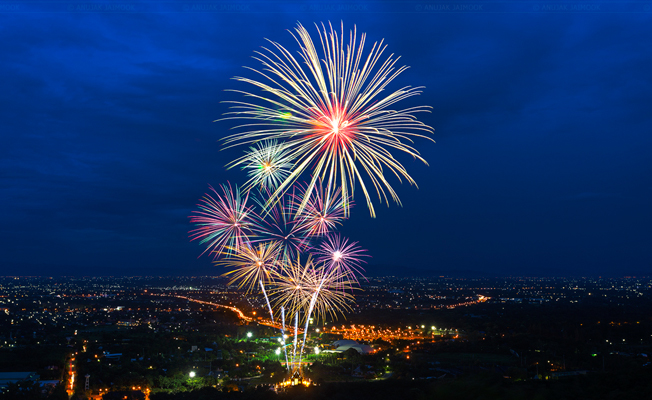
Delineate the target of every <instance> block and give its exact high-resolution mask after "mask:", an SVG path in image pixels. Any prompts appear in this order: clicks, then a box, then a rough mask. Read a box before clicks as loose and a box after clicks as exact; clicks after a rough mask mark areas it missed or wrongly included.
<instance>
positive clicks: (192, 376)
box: [188, 371, 196, 378]
mask: <svg viewBox="0 0 652 400" xmlns="http://www.w3.org/2000/svg"><path fill="white" fill-rule="evenodd" d="M195 375H196V374H195V371H190V373H189V374H188V376H190V377H191V378H194V377H195Z"/></svg>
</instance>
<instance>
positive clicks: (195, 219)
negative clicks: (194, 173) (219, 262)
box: [190, 184, 259, 258]
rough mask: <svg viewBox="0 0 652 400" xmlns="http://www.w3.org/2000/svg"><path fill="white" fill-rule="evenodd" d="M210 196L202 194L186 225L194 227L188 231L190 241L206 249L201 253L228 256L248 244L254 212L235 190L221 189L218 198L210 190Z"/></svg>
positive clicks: (252, 226)
mask: <svg viewBox="0 0 652 400" xmlns="http://www.w3.org/2000/svg"><path fill="white" fill-rule="evenodd" d="M210 189H211V191H212V192H213V196H211V195H210V194H205V195H204V197H202V199H201V200H200V203H199V204H198V205H197V206H198V207H199V209H200V210H199V211H193V213H194V214H195V215H192V216H191V217H190V222H191V223H193V224H195V225H196V226H197V228H196V229H194V230H192V231H190V240H196V239H199V240H200V243H201V244H205V245H206V250H204V252H203V253H202V254H204V253H206V252H207V251H208V252H212V253H214V257H215V258H217V257H218V256H219V255H220V254H222V253H226V254H227V255H231V254H232V253H233V252H235V251H238V249H240V247H241V246H242V245H243V244H245V243H248V242H249V235H251V234H253V232H254V230H255V227H256V224H257V221H258V220H259V218H258V216H257V215H256V213H255V212H253V211H252V209H251V208H250V207H248V206H247V201H248V199H249V195H248V194H247V195H245V196H244V198H243V197H242V196H241V195H240V191H239V190H238V188H237V187H236V188H235V190H234V189H232V188H231V185H230V184H227V185H222V186H221V189H222V194H220V193H218V192H217V191H216V190H215V189H213V187H210Z"/></svg>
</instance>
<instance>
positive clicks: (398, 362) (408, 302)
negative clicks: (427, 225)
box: [0, 277, 652, 399]
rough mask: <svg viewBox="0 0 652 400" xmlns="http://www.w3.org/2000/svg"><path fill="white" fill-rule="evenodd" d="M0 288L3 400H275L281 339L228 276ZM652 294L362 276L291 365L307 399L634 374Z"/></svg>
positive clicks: (635, 280)
mask: <svg viewBox="0 0 652 400" xmlns="http://www.w3.org/2000/svg"><path fill="white" fill-rule="evenodd" d="M0 290H1V293H2V296H1V297H0V360H1V361H0V362H1V364H0V368H2V370H3V371H8V370H11V371H13V372H9V371H8V372H2V373H0V377H2V379H3V381H2V382H0V383H2V385H3V391H4V392H5V393H4V396H16V393H17V392H16V390H19V389H18V388H22V389H20V390H22V391H24V392H27V391H29V390H38V391H39V393H40V396H41V397H43V398H45V397H47V398H67V397H69V396H73V395H83V396H85V397H87V398H89V399H102V398H103V399H112V398H116V399H118V398H122V397H120V396H123V397H124V396H128V397H129V398H143V399H150V398H152V399H157V398H167V397H165V396H179V395H181V394H184V393H187V394H188V395H189V394H190V393H193V391H202V390H203V391H207V390H212V391H215V393H219V392H221V393H223V392H241V393H243V395H244V393H259V394H260V393H263V391H264V392H265V393H267V392H269V393H276V395H281V394H283V393H284V391H283V389H282V388H283V386H282V385H281V386H279V384H281V383H282V379H283V377H284V370H285V368H284V367H285V363H286V360H285V359H284V357H283V355H282V353H281V348H282V346H284V343H285V341H284V338H283V337H281V336H279V333H278V332H279V331H278V329H277V327H276V326H275V324H274V323H273V322H272V321H270V320H269V319H268V317H266V315H267V314H266V312H265V311H266V309H265V307H266V306H265V304H264V302H263V301H261V299H260V298H259V297H260V296H250V295H245V293H244V292H242V291H241V290H238V288H237V287H235V286H232V285H229V280H228V279H225V278H222V277H174V278H172V277H86V278H73V277H70V278H66V277H60V278H44V277H5V278H0ZM651 294H652V278H644V277H641V278H639V277H625V278H493V279H489V278H474V279H468V278H451V277H436V278H397V277H375V278H369V279H368V280H367V281H364V282H362V283H361V287H360V289H359V290H358V291H357V292H356V293H355V295H356V297H357V298H358V300H357V301H356V303H355V308H354V310H353V311H352V312H351V313H350V314H348V315H346V316H345V318H340V319H338V320H328V321H324V322H323V324H319V325H316V324H309V328H308V334H307V338H308V339H307V347H308V349H309V351H307V354H306V356H305V358H304V359H303V361H302V368H303V370H304V374H305V375H306V377H307V378H308V379H309V382H310V384H311V385H312V386H314V387H315V389H313V390H319V389H318V388H326V387H328V385H356V384H358V385H359V384H363V383H365V382H377V383H378V384H379V385H380V386H376V387H378V388H380V387H383V386H382V385H383V384H387V382H397V381H398V382H403V383H401V384H399V385H398V386H396V387H397V388H400V387H403V386H401V385H403V384H405V382H409V383H411V384H413V385H414V386H413V388H414V390H427V389H426V388H427V387H430V386H432V388H433V389H429V390H435V391H436V390H450V387H452V386H451V385H457V384H459V383H460V382H466V384H468V381H469V380H478V379H480V380H481V379H486V376H487V375H494V376H496V377H499V378H500V380H501V381H502V382H503V383H502V385H512V386H510V387H509V388H506V389H504V390H506V391H509V390H515V389H514V388H516V387H520V389H519V390H521V391H523V390H525V391H527V390H530V391H536V390H538V389H537V388H536V386H532V385H536V384H537V382H541V384H543V382H548V383H546V385H548V386H547V387H548V390H549V389H550V385H551V384H552V385H553V386H552V387H553V388H554V387H555V385H557V386H559V387H560V389H559V390H562V389H561V388H562V387H564V388H565V386H564V385H566V384H567V383H565V382H568V380H570V379H584V380H589V379H591V376H593V375H595V374H598V375H599V374H609V375H610V376H611V375H614V374H615V375H618V374H623V373H625V372H626V373H627V374H629V376H632V374H634V376H635V375H636V374H643V376H646V375H645V374H648V375H647V376H649V373H650V370H652V368H651V367H650V364H651V363H650V361H651V360H650V354H651V353H652V319H651V317H650V313H649V310H650V309H652V302H651V300H650V299H651V298H652V297H651ZM301 333H303V332H301ZM11 373H14V375H15V374H16V373H23V374H26V375H25V376H23V377H22V378H21V377H18V378H17V377H15V376H14V377H13V378H12V376H11ZM479 377H482V378H479ZM641 379H643V378H641ZM383 382H384V383H383ZM434 382H436V384H435V383H434ZM551 382H554V383H551ZM643 382H648V381H641V385H645V384H646V383H643ZM575 384H577V382H575ZM30 385H32V386H30ZM426 385H430V386H426ZM519 385H520V386H519ZM392 387H394V386H392ZM34 388H36V389H34ZM383 388H384V387H383ZM304 390H311V388H310V386H309V387H307V388H304ZM382 390H389V389H387V388H384V389H382ZM563 390H565V389H563ZM198 393H199V392H198ZM57 396H58V397H57ZM112 396H113V397H112ZM7 398H10V397H7Z"/></svg>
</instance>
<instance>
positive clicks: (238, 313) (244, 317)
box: [172, 296, 303, 334]
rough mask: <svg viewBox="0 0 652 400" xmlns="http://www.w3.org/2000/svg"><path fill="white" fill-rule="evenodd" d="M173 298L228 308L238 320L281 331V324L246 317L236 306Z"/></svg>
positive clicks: (182, 297) (300, 332)
mask: <svg viewBox="0 0 652 400" xmlns="http://www.w3.org/2000/svg"><path fill="white" fill-rule="evenodd" d="M172 297H176V298H179V299H184V300H188V301H192V302H194V303H199V304H205V305H208V306H213V307H218V308H226V309H228V310H231V311H233V312H234V313H236V314H237V315H238V318H240V319H241V320H244V321H247V322H255V323H257V324H259V325H265V326H269V327H271V328H276V329H281V324H279V323H276V322H272V321H270V320H267V319H260V320H255V319H254V318H252V317H248V316H246V315H245V313H244V312H242V310H240V309H239V308H237V307H234V306H227V305H225V304H218V303H212V302H210V301H203V300H197V299H193V298H191V297H186V296H172ZM285 329H286V330H290V329H291V327H290V326H289V325H286V326H285ZM298 333H299V334H303V331H302V330H301V329H299V331H298Z"/></svg>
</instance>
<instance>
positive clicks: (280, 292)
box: [270, 256, 353, 320]
mask: <svg viewBox="0 0 652 400" xmlns="http://www.w3.org/2000/svg"><path fill="white" fill-rule="evenodd" d="M282 271H283V272H282V273H283V276H282V277H279V279H275V280H274V281H273V282H272V287H273V289H272V290H271V291H270V295H271V297H273V298H274V299H275V303H276V304H277V305H279V306H280V307H283V308H284V309H285V310H287V312H288V313H289V314H290V315H298V314H301V312H302V311H304V317H303V318H305V319H309V318H310V314H311V313H312V312H313V311H314V315H315V319H317V320H323V319H324V318H325V317H326V316H327V315H330V316H331V317H333V318H337V316H338V315H339V314H343V313H344V312H345V311H346V310H349V309H350V306H349V302H350V301H351V300H352V298H353V296H351V295H350V294H349V293H346V292H345V291H346V290H347V289H352V288H353V287H352V282H351V281H349V280H346V279H343V277H342V276H341V275H340V274H337V273H335V272H333V271H327V270H326V269H325V268H323V266H320V265H315V263H314V261H313V259H312V257H311V256H309V257H308V259H307V261H306V262H305V263H303V264H302V263H301V259H300V258H298V259H297V260H296V261H295V262H293V263H292V264H290V265H286V266H285V268H283V270H282Z"/></svg>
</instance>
